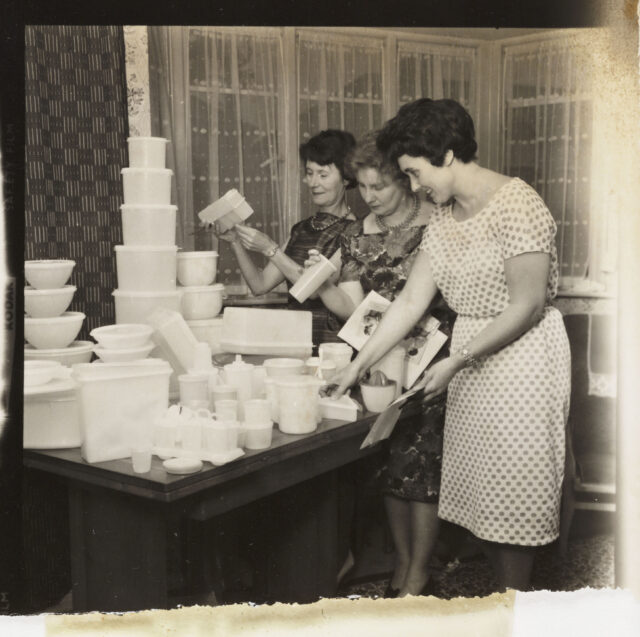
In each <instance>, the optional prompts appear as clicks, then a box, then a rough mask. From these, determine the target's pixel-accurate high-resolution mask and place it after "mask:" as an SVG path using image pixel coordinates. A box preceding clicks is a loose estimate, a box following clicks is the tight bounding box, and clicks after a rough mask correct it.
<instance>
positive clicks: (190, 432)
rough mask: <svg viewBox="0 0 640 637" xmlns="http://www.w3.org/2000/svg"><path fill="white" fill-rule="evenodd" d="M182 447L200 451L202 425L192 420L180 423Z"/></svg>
mask: <svg viewBox="0 0 640 637" xmlns="http://www.w3.org/2000/svg"><path fill="white" fill-rule="evenodd" d="M180 437H181V438H182V448H183V449H185V450H187V451H200V449H201V447H202V425H201V424H200V423H199V422H198V421H197V420H195V419H194V420H192V421H189V422H186V423H183V424H182V425H180Z"/></svg>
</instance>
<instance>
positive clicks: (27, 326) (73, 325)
mask: <svg viewBox="0 0 640 637" xmlns="http://www.w3.org/2000/svg"><path fill="white" fill-rule="evenodd" d="M84 319H85V315H84V313H83V312H65V313H64V314H62V315H61V316H55V317H51V318H29V317H25V319H24V337H25V339H26V340H27V342H28V343H31V345H33V346H34V347H36V348H38V349H54V348H60V347H66V346H67V345H69V343H71V342H72V341H73V340H74V339H75V338H76V336H78V332H79V331H80V328H81V327H82V322H83V321H84Z"/></svg>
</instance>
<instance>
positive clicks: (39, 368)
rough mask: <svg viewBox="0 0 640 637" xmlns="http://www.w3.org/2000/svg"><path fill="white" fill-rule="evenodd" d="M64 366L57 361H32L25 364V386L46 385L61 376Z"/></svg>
mask: <svg viewBox="0 0 640 637" xmlns="http://www.w3.org/2000/svg"><path fill="white" fill-rule="evenodd" d="M61 369H62V365H61V364H60V363H58V362H57V361H43V360H32V361H25V362H24V386H25V387H34V386H36V385H44V384H45V383H48V382H49V381H50V380H52V379H53V378H55V377H56V376H58V375H59V374H60V370H61Z"/></svg>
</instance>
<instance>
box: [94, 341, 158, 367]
mask: <svg viewBox="0 0 640 637" xmlns="http://www.w3.org/2000/svg"><path fill="white" fill-rule="evenodd" d="M154 347H155V344H154V343H148V344H147V345H142V346H141V347H127V348H122V349H115V348H107V347H100V346H99V345H97V346H96V347H94V348H93V351H94V352H95V353H96V355H97V356H98V357H99V358H101V359H102V360H103V361H104V362H105V363H127V362H129V361H138V360H142V359H143V358H147V356H149V354H150V353H151V350H152V349H153V348H154Z"/></svg>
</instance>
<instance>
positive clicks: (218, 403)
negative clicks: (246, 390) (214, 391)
mask: <svg viewBox="0 0 640 637" xmlns="http://www.w3.org/2000/svg"><path fill="white" fill-rule="evenodd" d="M247 402H249V401H247ZM213 404H214V411H215V414H216V418H218V420H225V421H227V422H236V421H237V420H238V401H237V400H235V399H232V398H221V399H217V400H215V401H214V403H213Z"/></svg>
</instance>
